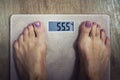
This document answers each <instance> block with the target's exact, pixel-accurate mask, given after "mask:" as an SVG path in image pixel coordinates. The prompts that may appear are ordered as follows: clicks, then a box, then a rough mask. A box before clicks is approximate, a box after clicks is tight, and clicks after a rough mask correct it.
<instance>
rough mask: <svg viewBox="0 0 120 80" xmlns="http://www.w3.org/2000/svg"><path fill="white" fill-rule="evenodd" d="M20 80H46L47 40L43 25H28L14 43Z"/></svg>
mask: <svg viewBox="0 0 120 80" xmlns="http://www.w3.org/2000/svg"><path fill="white" fill-rule="evenodd" d="M14 51H15V53H14V59H15V63H16V68H17V71H18V74H19V78H20V80H46V78H47V77H46V65H45V64H46V40H45V30H44V26H43V24H41V26H40V27H36V26H35V25H34V23H32V24H30V25H28V26H27V27H26V28H25V29H24V31H23V32H22V33H21V35H20V36H19V37H18V39H17V40H16V41H15V43H14Z"/></svg>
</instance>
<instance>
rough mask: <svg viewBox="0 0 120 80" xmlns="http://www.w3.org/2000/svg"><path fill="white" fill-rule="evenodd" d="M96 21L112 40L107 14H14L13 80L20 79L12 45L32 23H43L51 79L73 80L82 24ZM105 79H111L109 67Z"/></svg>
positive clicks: (11, 52)
mask: <svg viewBox="0 0 120 80" xmlns="http://www.w3.org/2000/svg"><path fill="white" fill-rule="evenodd" d="M86 20H90V21H93V22H97V23H98V24H100V25H101V27H102V28H103V29H105V31H106V33H107V35H108V36H109V37H110V31H109V30H110V19H109V16H108V15H104V14H99V15H97V14H90V15H88V14H42V15H41V14H40V15H39V14H15V15H12V16H11V21H10V79H11V80H18V77H17V73H16V69H15V65H14V61H13V48H12V44H13V42H14V41H15V40H16V39H17V38H18V36H19V34H20V33H22V32H23V29H24V28H25V27H26V26H27V25H28V24H29V23H33V22H35V21H40V22H42V23H43V24H44V26H45V28H46V39H47V46H48V49H47V55H46V59H47V63H46V65H47V77H48V80H70V79H71V76H72V75H73V72H74V67H75V59H76V57H75V50H74V48H73V45H74V42H75V40H76V38H77V35H78V30H79V26H80V24H81V22H83V21H86ZM106 71H107V72H106V74H105V78H104V80H110V66H109V65H108V68H107V70H106Z"/></svg>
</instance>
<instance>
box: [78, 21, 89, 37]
mask: <svg viewBox="0 0 120 80" xmlns="http://www.w3.org/2000/svg"><path fill="white" fill-rule="evenodd" d="M90 31H91V22H90V21H86V22H82V24H81V26H80V34H81V35H85V36H89V34H90Z"/></svg>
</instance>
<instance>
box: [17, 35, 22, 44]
mask: <svg viewBox="0 0 120 80" xmlns="http://www.w3.org/2000/svg"><path fill="white" fill-rule="evenodd" d="M18 43H19V46H20V45H22V44H23V34H21V35H20V36H19V39H18Z"/></svg>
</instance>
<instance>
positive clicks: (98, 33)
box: [96, 25, 100, 38]
mask: <svg viewBox="0 0 120 80" xmlns="http://www.w3.org/2000/svg"><path fill="white" fill-rule="evenodd" d="M96 36H97V37H99V38H100V25H97V30H96Z"/></svg>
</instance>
